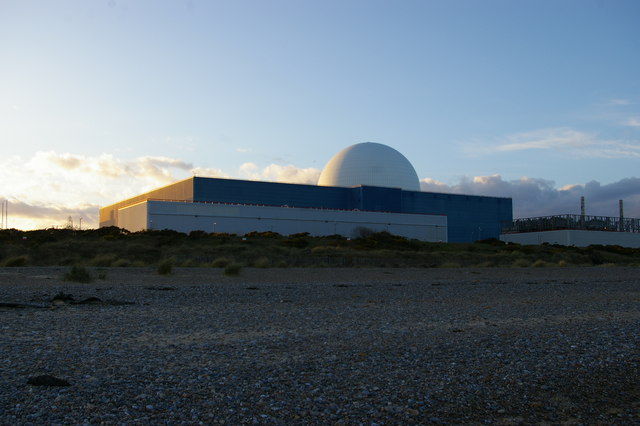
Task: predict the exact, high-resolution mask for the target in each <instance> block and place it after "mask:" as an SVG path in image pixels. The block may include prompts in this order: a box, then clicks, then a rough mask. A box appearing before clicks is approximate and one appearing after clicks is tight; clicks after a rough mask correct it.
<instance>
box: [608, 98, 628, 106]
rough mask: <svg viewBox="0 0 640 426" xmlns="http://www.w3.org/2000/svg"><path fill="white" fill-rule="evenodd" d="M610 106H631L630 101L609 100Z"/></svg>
mask: <svg viewBox="0 0 640 426" xmlns="http://www.w3.org/2000/svg"><path fill="white" fill-rule="evenodd" d="M609 105H631V101H630V100H628V99H609Z"/></svg>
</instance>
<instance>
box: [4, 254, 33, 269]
mask: <svg viewBox="0 0 640 426" xmlns="http://www.w3.org/2000/svg"><path fill="white" fill-rule="evenodd" d="M28 264H29V256H25V255H22V256H11V257H9V258H7V259H6V260H5V261H4V262H3V263H2V265H3V266H11V267H16V266H27V265H28Z"/></svg>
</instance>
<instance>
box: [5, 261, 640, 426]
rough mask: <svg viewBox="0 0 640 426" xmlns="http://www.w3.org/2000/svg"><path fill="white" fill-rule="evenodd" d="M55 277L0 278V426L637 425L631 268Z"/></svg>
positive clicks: (636, 310)
mask: <svg viewBox="0 0 640 426" xmlns="http://www.w3.org/2000/svg"><path fill="white" fill-rule="evenodd" d="M63 273H64V270H63V269H61V268H0V324H1V325H0V327H1V331H2V333H1V334H2V344H1V345H0V374H1V376H2V380H3V384H2V386H0V423H1V424H12V423H25V422H32V423H36V424H45V423H66V424H68V423H81V422H89V423H92V424H99V423H101V422H106V423H123V422H126V423H130V422H138V423H159V422H163V423H168V424H179V423H187V424H197V423H199V422H202V423H205V424H208V423H216V422H220V423H222V422H226V423H231V424H238V423H254V422H257V423H261V424H286V423H292V422H293V423H317V424H326V423H338V424H339V423H345V424H358V423H363V424H374V423H377V424H398V423H405V424H410V423H427V424H429V423H432V424H438V423H442V424H445V423H476V424H478V423H487V424H530V423H543V422H545V423H551V424H612V423H615V424H637V423H639V422H640V387H639V386H638V383H639V382H640V373H639V367H640V365H639V364H640V346H639V342H640V327H639V326H640V270H638V269H637V268H635V269H634V268H593V267H592V268H540V269H537V268H536V269H491V268H486V269H245V270H243V271H242V273H241V275H240V276H239V277H225V276H223V275H222V273H221V272H220V270H218V269H210V268H194V269H189V268H179V269H177V270H175V271H174V274H173V275H171V276H159V275H157V274H156V273H155V270H153V269H147V268H140V269H136V268H119V269H118V268H102V269H101V270H100V271H94V273H96V274H98V273H102V274H106V278H105V279H102V280H96V281H94V282H92V283H89V284H77V283H69V282H64V281H62V280H61V277H62V275H63ZM60 292H62V293H64V295H63V296H65V297H62V298H61V299H65V300H57V301H54V302H52V298H53V297H54V296H55V295H56V294H59V293H60ZM68 295H72V297H73V300H71V299H70V298H69V297H68ZM45 374H49V375H53V376H55V377H57V378H60V379H63V380H66V381H68V383H69V386H35V385H31V384H27V381H28V380H29V378H33V377H34V376H39V375H45Z"/></svg>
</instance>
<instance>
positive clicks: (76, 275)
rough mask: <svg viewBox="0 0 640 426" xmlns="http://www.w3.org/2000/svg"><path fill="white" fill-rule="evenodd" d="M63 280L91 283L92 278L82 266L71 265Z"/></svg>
mask: <svg viewBox="0 0 640 426" xmlns="http://www.w3.org/2000/svg"><path fill="white" fill-rule="evenodd" d="M64 280H65V281H74V282H77V283H90V282H91V281H93V276H92V275H91V273H90V272H89V271H88V270H87V269H86V268H85V267H84V266H79V265H73V266H72V267H71V269H69V271H67V273H65V274H64Z"/></svg>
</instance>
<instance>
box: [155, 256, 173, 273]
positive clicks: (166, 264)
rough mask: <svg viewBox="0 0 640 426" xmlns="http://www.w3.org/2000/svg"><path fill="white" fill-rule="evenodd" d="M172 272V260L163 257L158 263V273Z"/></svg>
mask: <svg viewBox="0 0 640 426" xmlns="http://www.w3.org/2000/svg"><path fill="white" fill-rule="evenodd" d="M172 272H173V260H171V259H165V260H163V261H161V262H160V263H159V264H158V274H159V275H170V274H171V273H172Z"/></svg>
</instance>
